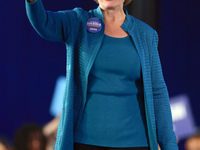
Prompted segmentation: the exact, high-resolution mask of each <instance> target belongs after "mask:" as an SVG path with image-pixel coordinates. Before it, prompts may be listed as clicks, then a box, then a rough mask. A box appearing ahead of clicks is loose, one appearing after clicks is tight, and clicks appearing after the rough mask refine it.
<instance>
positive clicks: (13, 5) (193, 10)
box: [0, 0, 200, 149]
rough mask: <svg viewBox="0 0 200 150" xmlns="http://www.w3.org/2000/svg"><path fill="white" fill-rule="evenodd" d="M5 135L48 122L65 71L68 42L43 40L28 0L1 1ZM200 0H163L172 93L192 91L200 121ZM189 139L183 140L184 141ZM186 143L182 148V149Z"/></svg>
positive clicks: (0, 90) (51, 1) (0, 125)
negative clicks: (29, 124)
mask: <svg viewBox="0 0 200 150" xmlns="http://www.w3.org/2000/svg"><path fill="white" fill-rule="evenodd" d="M0 2H1V3H0V14H1V18H0V19H1V22H0V81H1V83H0V136H4V137H6V138H8V139H9V140H12V137H13V134H14V133H15V131H16V129H17V128H18V127H19V126H21V125H22V124H23V123H25V122H30V121H31V122H38V123H39V124H41V125H44V124H46V123H47V122H48V121H50V119H52V117H51V116H50V114H49V107H50V103H51V98H52V94H53V90H54V86H55V82H56V79H57V77H58V76H60V75H65V62H66V60H65V58H66V57H65V55H66V53H65V45H64V44H63V43H56V42H49V41H46V40H44V39H42V38H41V37H40V36H39V35H38V34H37V33H36V32H35V31H34V29H33V28H32V27H31V25H30V23H29V21H28V19H27V17H26V13H25V5H24V0H21V1H18V0H15V1H12V2H10V1H7V0H0ZM43 3H44V5H45V8H46V9H48V10H53V11H57V10H64V9H73V8H74V7H82V8H84V9H85V10H89V9H93V8H95V7H96V6H97V4H95V2H93V1H92V0H84V1H83V0H73V1H67V0H57V1H55V0H43ZM199 7H200V1H199V0H190V1H186V0H182V1H180V0H161V1H159V25H158V26H159V29H158V30H157V31H158V33H159V37H160V45H159V51H160V56H161V62H162V65H163V72H164V77H165V80H166V83H167V86H168V89H169V94H170V96H176V95H179V94H183V93H186V94H188V96H189V97H190V99H191V105H192V110H193V113H194V116H195V120H196V124H197V126H199V125H200V117H199V113H200V110H199V108H200V101H199V93H200V79H199V77H200V61H199V56H200V36H199V35H200V28H199V27H200V9H199ZM182 143H183V142H182ZM182 143H181V144H180V147H181V148H180V149H182V147H183V146H182Z"/></svg>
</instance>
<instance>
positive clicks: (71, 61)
mask: <svg viewBox="0 0 200 150" xmlns="http://www.w3.org/2000/svg"><path fill="white" fill-rule="evenodd" d="M26 11H27V15H28V18H29V20H30V22H31V24H32V25H33V27H34V28H35V30H36V31H37V32H38V33H39V35H41V36H42V37H43V38H45V39H48V40H52V41H62V42H65V44H66V48H67V57H66V58H67V59H66V61H67V62H66V89H65V98H64V101H63V109H62V114H61V117H60V122H59V127H58V132H57V140H56V146H55V150H66V149H67V150H73V142H74V137H75V135H76V132H77V129H78V127H79V125H80V123H81V121H82V116H83V114H84V113H83V112H84V111H85V106H86V100H87V99H86V96H87V86H88V84H87V83H88V77H89V72H90V70H91V67H92V66H93V63H94V60H95V58H96V54H97V53H98V51H99V50H100V48H101V46H102V42H103V37H104V29H105V25H104V19H103V13H102V11H101V9H100V7H98V8H97V9H94V10H91V11H89V12H87V11H84V10H83V9H81V8H75V9H73V10H65V11H59V12H50V11H45V9H44V7H43V4H42V1H41V0H37V1H36V2H34V3H31V4H30V3H28V2H27V1H26ZM91 17H96V18H98V19H99V20H101V22H102V25H103V27H102V30H101V31H100V32H98V33H96V34H93V33H89V32H87V20H88V19H89V18H91ZM121 28H122V29H123V30H124V31H126V32H127V33H129V35H130V36H131V38H132V39H133V41H134V44H135V47H136V50H137V52H138V55H139V58H140V60H141V61H140V62H141V66H142V79H143V87H144V103H145V115H146V121H147V129H148V139H149V146H150V149H151V150H158V143H159V145H160V147H161V149H162V150H178V146H177V141H176V136H175V134H174V131H173V126H172V117H171V110H170V105H169V95H168V91H167V87H166V84H165V81H164V78H163V74H162V68H161V63H160V59H159V54H158V50H157V45H158V35H157V33H156V31H155V30H153V29H152V28H151V27H149V26H148V25H147V24H145V23H144V22H141V21H139V20H138V19H136V18H134V17H132V16H130V15H129V14H128V13H127V12H126V20H125V21H124V23H123V25H122V26H121Z"/></svg>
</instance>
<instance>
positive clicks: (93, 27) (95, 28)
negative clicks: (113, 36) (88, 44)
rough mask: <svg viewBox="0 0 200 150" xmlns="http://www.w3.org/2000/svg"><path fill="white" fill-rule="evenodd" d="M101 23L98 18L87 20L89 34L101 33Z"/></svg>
mask: <svg viewBox="0 0 200 150" xmlns="http://www.w3.org/2000/svg"><path fill="white" fill-rule="evenodd" d="M101 29H102V23H101V20H99V19H98V18H89V19H88V20H87V30H88V31H89V32H91V33H97V32H99V31H101Z"/></svg>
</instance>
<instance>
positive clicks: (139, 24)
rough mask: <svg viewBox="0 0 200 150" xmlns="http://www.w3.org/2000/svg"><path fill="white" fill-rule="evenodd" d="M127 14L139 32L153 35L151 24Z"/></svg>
mask: <svg viewBox="0 0 200 150" xmlns="http://www.w3.org/2000/svg"><path fill="white" fill-rule="evenodd" d="M128 16H129V18H130V20H131V22H132V24H133V27H134V28H136V29H137V30H139V31H140V33H141V34H144V35H145V36H153V35H154V34H155V30H154V29H153V28H152V27H151V26H149V25H148V24H147V23H145V22H143V21H141V20H139V19H137V18H135V17H133V16H131V15H128Z"/></svg>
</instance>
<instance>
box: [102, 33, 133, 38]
mask: <svg viewBox="0 0 200 150" xmlns="http://www.w3.org/2000/svg"><path fill="white" fill-rule="evenodd" d="M104 35H105V36H106V37H109V38H113V39H125V38H128V37H130V35H127V36H125V37H113V36H109V35H107V34H105V33H104Z"/></svg>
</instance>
